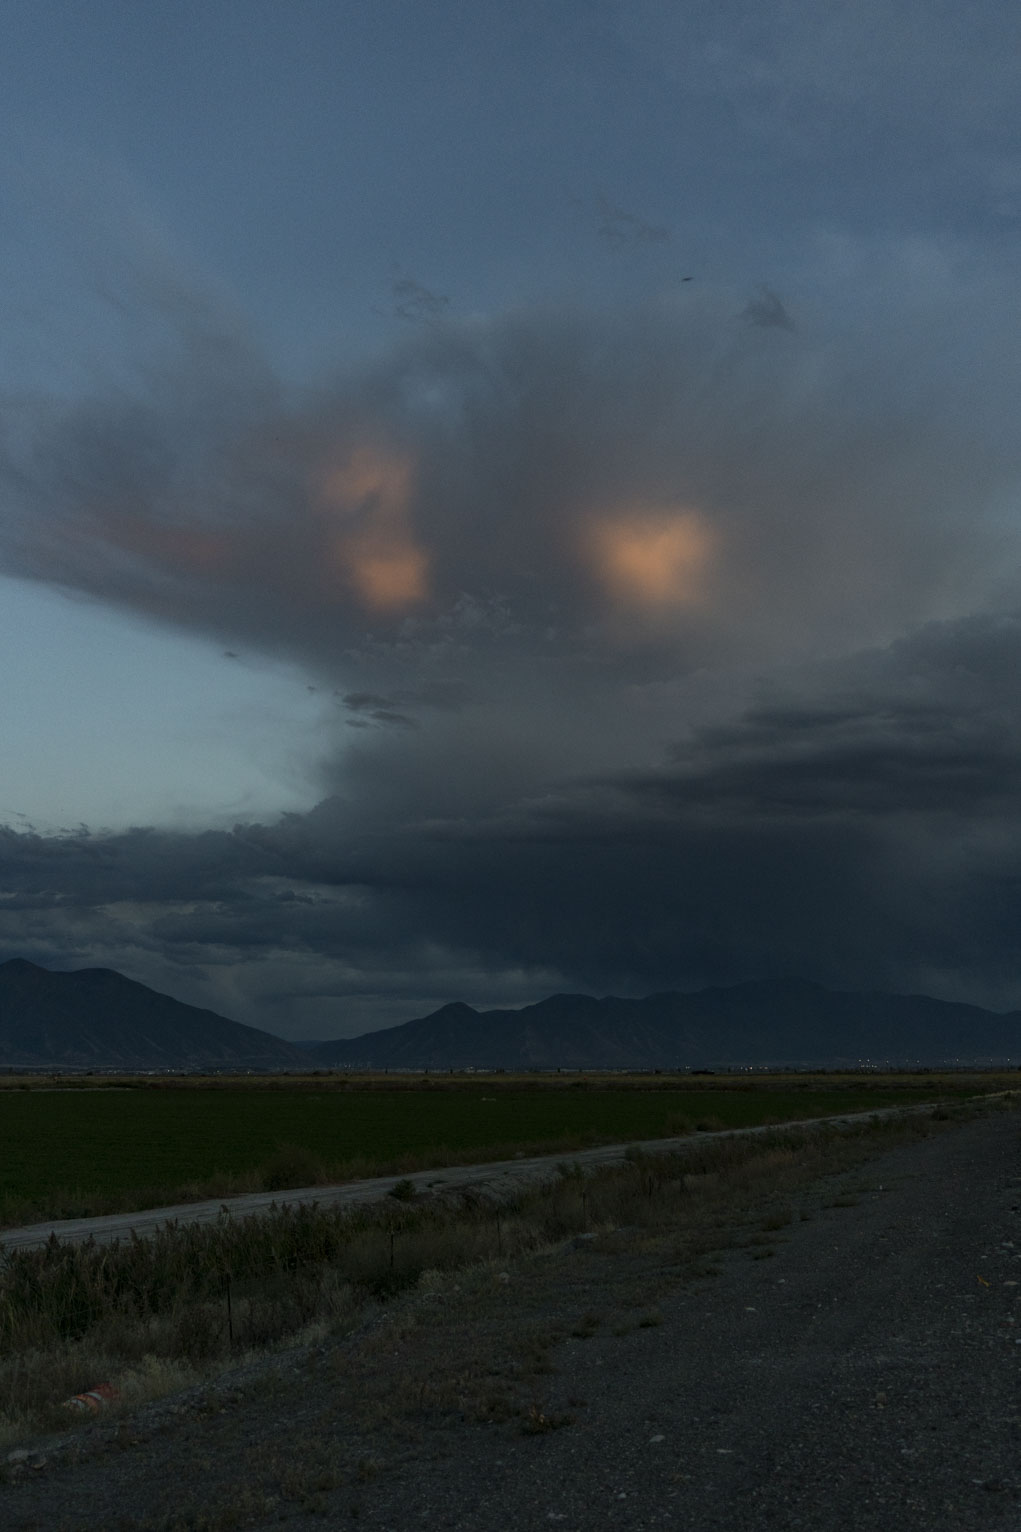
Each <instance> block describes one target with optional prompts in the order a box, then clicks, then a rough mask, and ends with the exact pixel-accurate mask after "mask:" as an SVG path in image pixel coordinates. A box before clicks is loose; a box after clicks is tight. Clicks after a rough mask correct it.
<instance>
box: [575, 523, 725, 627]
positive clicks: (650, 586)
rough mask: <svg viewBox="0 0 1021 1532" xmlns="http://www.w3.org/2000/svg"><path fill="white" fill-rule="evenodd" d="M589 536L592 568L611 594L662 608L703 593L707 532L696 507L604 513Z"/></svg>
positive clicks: (709, 546)
mask: <svg viewBox="0 0 1021 1532" xmlns="http://www.w3.org/2000/svg"><path fill="white" fill-rule="evenodd" d="M590 536H591V551H592V554H593V555H594V558H595V563H596V568H597V569H598V571H599V574H600V577H601V579H602V580H603V583H604V584H605V585H606V586H607V588H608V589H609V591H610V593H611V595H612V596H613V597H614V598H615V599H616V600H618V601H622V602H627V603H630V604H633V605H638V606H644V607H652V608H657V607H658V608H661V609H662V608H666V607H670V606H675V605H679V604H682V603H690V602H692V601H694V600H695V599H696V598H698V597H699V596H700V595H701V594H702V592H703V589H704V583H703V577H704V574H705V569H706V566H707V564H708V561H709V556H710V553H711V551H712V537H711V534H710V532H709V529H708V528H707V527H706V525H705V523H704V521H703V520H702V518H701V517H700V516H699V515H698V514H697V513H696V512H695V511H689V510H656V511H638V512H635V511H632V512H629V513H627V514H625V515H619V516H608V517H605V518H603V519H602V520H600V521H597V522H596V523H595V525H594V527H593V528H592V529H591V533H590Z"/></svg>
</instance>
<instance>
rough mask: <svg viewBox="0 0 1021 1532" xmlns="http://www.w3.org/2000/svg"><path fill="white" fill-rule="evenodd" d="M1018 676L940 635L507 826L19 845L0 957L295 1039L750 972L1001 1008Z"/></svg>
mask: <svg viewBox="0 0 1021 1532" xmlns="http://www.w3.org/2000/svg"><path fill="white" fill-rule="evenodd" d="M1019 664H1021V619H1017V618H1014V617H1009V616H1004V617H999V618H994V617H988V618H971V619H965V620H961V621H958V622H953V623H944V624H937V625H931V626H929V627H926V628H924V629H922V630H920V631H919V632H918V633H917V634H915V635H913V636H911V637H910V638H907V639H905V640H902V641H899V642H897V643H895V644H893V645H890V646H884V647H882V648H879V649H875V650H871V651H865V652H862V653H859V654H857V655H853V656H849V657H847V658H845V659H843V660H840V661H835V662H828V663H827V664H825V665H822V666H813V667H810V668H809V669H808V670H803V671H799V672H797V673H793V674H790V675H788V676H787V677H786V678H784V679H783V681H782V683H781V682H780V681H778V680H774V681H773V682H772V683H771V686H770V695H769V696H767V697H760V698H759V699H758V700H756V701H755V702H754V703H753V704H752V705H751V706H749V707H748V708H747V709H746V710H745V711H744V713H743V714H741V715H739V716H736V717H735V718H734V719H733V720H732V722H730V723H729V724H728V725H727V726H725V727H724V726H715V727H702V728H697V729H694V730H689V731H687V732H686V734H685V737H684V738H683V739H681V740H679V741H678V742H677V743H676V744H675V745H674V747H673V749H672V752H671V754H670V755H669V757H667V758H665V759H664V760H663V762H662V763H661V765H660V766H659V767H658V768H657V769H656V770H654V771H649V770H646V771H623V772H616V773H613V774H603V775H600V776H598V777H590V778H586V779H580V778H575V779H574V780H566V781H560V782H558V783H555V784H549V785H548V787H547V789H546V791H544V792H543V793H542V794H541V795H538V796H534V797H531V798H527V799H522V800H518V801H516V802H506V803H504V804H503V805H502V806H501V807H500V809H499V811H498V812H492V811H485V812H482V813H478V814H475V815H472V814H463V813H462V814H460V815H458V816H456V817H450V818H433V819H431V820H429V821H423V820H421V819H418V820H412V819H410V818H406V819H405V820H404V822H397V821H395V820H393V819H392V818H390V817H388V816H385V815H383V814H380V815H378V816H377V817H375V818H373V817H372V814H371V811H370V812H369V813H368V814H367V812H366V804H365V801H364V800H363V799H362V798H357V799H350V800H348V801H345V800H344V799H342V798H339V797H338V798H332V799H329V800H326V801H324V803H322V804H321V805H320V806H319V807H318V808H317V809H316V810H314V811H313V812H312V813H310V814H307V815H290V816H288V817H287V818H285V819H284V820H282V821H280V822H279V823H278V824H276V825H269V826H243V827H238V828H237V829H235V830H234V831H232V832H228V833H216V834H212V833H207V834H205V835H201V836H189V835H182V834H172V833H168V832H152V831H149V832H133V833H131V834H126V835H114V836H106V837H90V836H87V835H80V836H78V837H72V838H62V839H53V840H46V839H43V838H41V837H35V836H30V835H24V834H16V833H15V832H12V831H8V832H6V835H5V838H4V845H3V855H2V863H3V868H4V882H3V895H4V897H3V899H2V901H0V939H2V941H3V945H4V948H5V950H7V951H21V952H23V953H27V954H28V955H30V956H35V957H41V958H43V959H44V960H45V959H47V958H53V957H56V958H57V959H58V960H60V961H62V962H68V963H71V962H73V961H75V957H76V954H77V953H79V952H87V953H88V954H89V955H90V956H89V960H90V961H96V960H100V959H97V956H96V954H97V953H101V954H105V955H106V956H105V960H106V961H109V962H111V963H113V964H114V966H118V965H120V966H123V965H124V964H125V963H127V965H128V966H129V968H130V969H131V971H133V972H135V973H136V974H137V975H138V976H139V977H143V978H148V980H149V982H155V981H157V980H158V979H159V977H160V975H163V974H165V973H173V974H174V983H175V984H176V987H177V988H178V989H179V990H181V989H182V988H183V989H184V990H186V991H187V992H188V994H189V996H190V997H191V998H198V997H202V996H205V998H206V1003H214V1002H215V1003H219V1004H220V1006H221V1008H224V1009H229V1007H230V1002H231V1000H232V996H233V1001H234V1004H235V1005H236V1004H238V1003H239V1000H238V997H239V996H243V998H244V1003H245V1006H246V1014H248V1015H249V1016H252V1015H255V1014H257V1015H258V1017H259V1018H260V1019H261V1021H262V1023H263V1024H264V1025H269V1026H271V1027H272V1026H277V1027H280V1028H282V1029H283V1030H285V1031H286V1030H291V1033H292V1035H296V1034H297V1033H300V1032H301V1031H302V1030H303V1028H302V1026H301V1022H300V1020H299V1018H302V1017H312V1016H313V1015H314V1017H315V1019H316V1029H317V1030H324V1032H328V1031H329V1030H330V1029H331V1026H332V1027H333V1028H334V1029H335V1030H344V1031H353V1030H357V1029H358V1027H359V1026H360V1025H367V1024H372V1020H373V1019H374V1018H376V1017H377V1015H378V1019H379V1020H387V1019H389V1020H395V1019H400V1015H401V1014H402V1009H401V1008H402V1006H403V1014H404V1015H410V1014H412V1012H413V1010H414V1009H415V1007H416V1001H417V1002H418V1003H419V1004H421V1003H423V1000H422V997H428V999H429V1000H430V1001H433V1002H435V1003H438V1002H439V1001H440V1000H442V999H443V998H445V997H447V998H449V996H450V995H451V994H457V993H460V994H462V995H467V998H469V999H475V1000H476V1001H478V1002H483V1003H492V1000H493V997H494V995H497V996H500V995H502V996H504V997H505V998H509V999H511V1000H512V1001H513V1000H514V999H518V1000H520V999H524V998H527V994H528V993H529V986H531V992H532V993H535V991H536V989H537V988H539V987H541V988H543V989H552V988H558V987H559V988H576V989H577V988H585V989H594V990H608V989H610V990H612V989H624V990H630V991H632V992H635V991H639V992H644V991H648V990H652V989H656V988H663V987H668V986H671V985H677V984H682V985H683V984H697V983H699V982H712V981H723V982H726V981H728V980H734V981H736V980H739V979H741V978H745V977H749V976H752V975H755V974H761V973H785V972H795V973H800V974H805V975H807V976H810V977H815V978H819V979H822V980H824V981H827V982H830V983H837V984H847V985H850V986H864V987H869V986H884V985H887V986H890V987H894V988H908V989H910V988H918V989H928V990H935V991H937V992H942V993H945V994H971V995H973V996H978V997H979V998H983V999H985V1000H987V1001H991V1002H993V1003H995V1002H997V1001H998V1000H999V999H1000V998H1001V997H1003V996H1007V995H1008V994H1009V993H1010V990H1009V986H1010V984H1011V982H1012V978H1011V976H1012V972H1013V965H1015V963H1016V960H1017V957H1018V946H1019V941H1018V937H1017V931H1018V929H1021V927H1019V926H1018V917H1019V916H1021V875H1019V866H1021V863H1019V860H1018V857H1019V853H1021V767H1019V760H1021V751H1019V748H1018V746H1019V743H1021V740H1019V733H1021V706H1019V704H1018V701H1017V698H1016V695H1015V686H1014V677H1015V676H1016V674H1017V673H1018V666H1019ZM239 973H240V974H243V975H245V976H246V977H245V978H244V979H239V978H238V974H239ZM509 975H514V976H517V977H516V978H515V979H514V981H513V983H511V982H510V981H509V979H508V976H509ZM257 978H258V980H260V981H261V984H262V986H263V987H265V985H266V981H267V978H271V980H272V982H271V983H270V984H269V988H268V990H267V992H266V994H265V995H263V997H262V999H261V1000H259V999H258V996H257V994H256V991H257V990H258V988H259V984H258V983H257V982H256V981H257ZM164 982H167V981H166V980H164ZM246 985H247V986H249V987H248V988H246ZM231 986H233V988H232V987H231ZM455 986H459V987H455ZM171 987H173V985H171ZM384 993H385V994H387V995H388V997H389V1000H388V1004H389V1007H390V1008H389V1010H385V1011H379V1010H378V1007H379V1005H380V996H381V995H382V994H384ZM331 996H332V997H333V998H332V1000H331ZM403 997H406V999H404V998H403ZM425 1003H428V1002H425ZM1005 1003H1006V1001H1005ZM253 1005H254V1006H255V1007H256V1009H255V1010H254V1011H253V1009H252V1006H253ZM331 1005H332V1007H333V1009H332V1010H331ZM374 1007H376V1008H377V1009H373V1008H374ZM395 1008H396V1010H395ZM331 1018H332V1019H331ZM306 1025H307V1023H306Z"/></svg>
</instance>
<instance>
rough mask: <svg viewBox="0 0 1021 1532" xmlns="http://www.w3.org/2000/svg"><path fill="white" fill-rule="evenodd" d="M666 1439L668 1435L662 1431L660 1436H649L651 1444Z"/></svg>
mask: <svg viewBox="0 0 1021 1532" xmlns="http://www.w3.org/2000/svg"><path fill="white" fill-rule="evenodd" d="M665 1441H666V1437H665V1436H664V1435H663V1434H662V1433H660V1434H659V1435H658V1436H650V1437H649V1442H650V1444H651V1443H653V1442H665Z"/></svg>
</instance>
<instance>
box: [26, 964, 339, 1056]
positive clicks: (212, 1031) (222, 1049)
mask: <svg viewBox="0 0 1021 1532" xmlns="http://www.w3.org/2000/svg"><path fill="white" fill-rule="evenodd" d="M308 1063H309V1059H308V1054H307V1053H305V1052H303V1051H302V1050H301V1049H300V1048H297V1047H295V1045H294V1044H293V1043H286V1042H284V1041H283V1039H282V1038H279V1037H273V1036H271V1035H270V1033H268V1032H260V1031H258V1030H257V1029H256V1028H255V1027H245V1026H242V1025H241V1024H240V1023H239V1022H236V1021H228V1020H227V1018H226V1017H225V1016H218V1015H217V1014H216V1012H215V1011H203V1010H199V1009H198V1008H197V1007H196V1006H193V1005H185V1004H184V1003H183V1002H182V1001H180V1000H173V999H171V997H170V996H169V995H161V994H158V993H157V992H156V990H153V989H148V988H147V987H146V986H145V985H144V984H136V983H135V982H134V980H132V979H126V978H125V977H124V975H123V974H119V973H115V972H114V970H113V969H112V968H79V969H76V970H74V971H73V972H71V973H53V972H51V971H50V970H49V969H48V968H39V967H37V965H36V964H35V963H28V962H25V960H24V959H23V958H14V959H12V960H11V962H9V963H0V1067H4V1068H30V1069H38V1068H52V1069H295V1068H301V1067H304V1068H306V1069H307V1068H308Z"/></svg>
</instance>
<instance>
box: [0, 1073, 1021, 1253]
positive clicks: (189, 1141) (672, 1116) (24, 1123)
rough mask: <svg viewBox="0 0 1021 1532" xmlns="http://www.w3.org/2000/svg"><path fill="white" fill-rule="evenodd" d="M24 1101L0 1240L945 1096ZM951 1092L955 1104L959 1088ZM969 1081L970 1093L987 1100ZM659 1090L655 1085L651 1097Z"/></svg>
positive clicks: (1, 1122)
mask: <svg viewBox="0 0 1021 1532" xmlns="http://www.w3.org/2000/svg"><path fill="white" fill-rule="evenodd" d="M274 1083H275V1084H276V1085H277V1087H278V1088H275V1089H263V1090H257V1089H252V1088H250V1086H248V1085H247V1084H246V1085H245V1086H243V1087H240V1088H231V1087H230V1086H229V1085H228V1084H226V1083H225V1082H223V1081H218V1082H217V1085H216V1088H214V1089H208V1088H206V1089H204V1088H201V1087H197V1086H186V1085H183V1084H181V1082H177V1084H176V1088H174V1089H151V1088H145V1087H144V1086H142V1085H139V1086H138V1087H135V1088H131V1087H130V1086H128V1087H124V1088H114V1089H77V1090H60V1089H52V1088H51V1089H29V1090H23V1091H18V1090H13V1091H4V1092H3V1093H2V1095H0V1224H4V1225H7V1226H10V1225H11V1224H15V1223H24V1222H29V1221H33V1220H35V1219H42V1218H59V1217H80V1216H88V1215H90V1214H96V1213H104V1212H116V1211H128V1210H132V1209H137V1208H143V1207H152V1206H158V1205H162V1204H166V1203H172V1202H175V1201H184V1200H187V1199H188V1198H194V1197H209V1196H228V1195H230V1194H232V1193H237V1192H245V1191H258V1190H263V1189H267V1190H275V1189H277V1188H279V1189H281V1190H282V1189H285V1188H287V1187H294V1186H303V1185H310V1184H314V1183H317V1182H320V1183H322V1182H326V1181H331V1180H347V1179H354V1178H357V1177H361V1176H367V1175H373V1174H381V1173H385V1172H386V1171H391V1170H394V1171H402V1170H410V1169H417V1168H424V1167H426V1166H428V1165H438V1164H443V1163H451V1162H455V1161H462V1162H463V1161H466V1160H469V1161H470V1160H475V1159H478V1160H482V1159H499V1158H504V1157H510V1156H511V1155H513V1154H514V1153H515V1152H516V1151H521V1150H525V1149H528V1150H532V1149H534V1150H536V1151H538V1150H540V1149H545V1150H550V1151H551V1150H555V1149H565V1148H568V1149H569V1148H574V1147H582V1146H586V1145H592V1144H598V1143H613V1142H626V1141H628V1140H630V1139H642V1138H659V1137H666V1136H669V1135H672V1134H677V1133H684V1132H689V1131H696V1130H698V1129H712V1128H723V1127H750V1126H754V1125H756V1124H759V1123H765V1122H775V1123H781V1122H786V1121H792V1120H794V1119H798V1118H807V1117H816V1116H820V1117H821V1116H828V1115H831V1114H836V1113H841V1112H854V1111H868V1110H871V1109H873V1108H878V1107H882V1106H889V1105H895V1104H897V1103H898V1102H903V1101H905V1100H926V1099H935V1098H936V1097H937V1096H939V1095H941V1094H945V1089H941V1085H942V1084H944V1083H945V1082H940V1081H933V1082H932V1083H931V1084H930V1085H929V1088H928V1090H927V1089H926V1088H925V1083H924V1082H921V1081H915V1082H913V1085H914V1088H907V1089H906V1088H905V1083H906V1082H902V1083H901V1084H900V1088H897V1086H895V1085H894V1083H893V1082H892V1081H884V1082H883V1084H882V1085H879V1084H878V1083H877V1084H875V1085H873V1084H872V1083H871V1082H870V1083H865V1082H856V1081H853V1080H844V1081H842V1082H840V1083H839V1084H838V1085H837V1086H836V1088H834V1087H833V1086H832V1085H831V1086H830V1088H813V1087H812V1086H809V1087H808V1088H805V1084H804V1082H799V1085H800V1088H790V1082H788V1081H786V1080H785V1081H782V1082H778V1083H777V1084H776V1085H774V1086H768V1085H755V1086H753V1085H751V1084H750V1083H747V1082H741V1083H740V1084H739V1085H736V1086H735V1087H733V1088H730V1089H728V1088H723V1087H721V1086H720V1085H719V1084H718V1083H717V1082H715V1081H714V1082H713V1087H712V1088H710V1089H693V1088H673V1089H672V1088H669V1087H668V1088H655V1089H648V1090H641V1089H635V1088H633V1087H632V1088H624V1089H615V1088H612V1087H609V1086H607V1085H605V1084H603V1083H602V1082H601V1083H600V1087H599V1088H598V1089H591V1090H588V1089H577V1088H573V1087H572V1086H570V1085H568V1086H566V1087H561V1088H555V1087H551V1086H550V1085H543V1086H539V1087H535V1086H532V1087H529V1086H527V1085H522V1084H517V1085H516V1086H515V1088H506V1087H505V1088H502V1089H498V1088H494V1086H493V1085H492V1084H491V1083H489V1082H485V1083H483V1082H481V1081H480V1082H478V1083H474V1082H473V1084H472V1086H471V1088H467V1087H464V1086H462V1087H461V1088H456V1089H446V1090H437V1089H435V1088H430V1089H418V1090H414V1089H410V1090H409V1089H408V1088H406V1087H405V1088H399V1089H385V1088H380V1087H379V1082H378V1081H377V1082H374V1083H375V1086H376V1088H373V1089H362V1090H359V1089H351V1090H337V1089H332V1090H331V1089H310V1088H308V1087H307V1085H306V1087H305V1088H288V1085H287V1083H286V1081H277V1082H274ZM962 1083H963V1082H962V1081H961V1080H960V1079H958V1080H956V1081H955V1084H956V1086H957V1089H958V1090H960V1089H961V1086H962ZM998 1083H999V1082H998V1081H995V1080H993V1079H991V1078H990V1077H983V1079H982V1081H981V1084H980V1083H979V1081H978V1080H975V1079H972V1080H971V1081H970V1082H968V1088H969V1089H972V1090H975V1089H981V1088H987V1089H989V1088H995V1085H996V1084H998ZM656 1084H657V1087H658V1084H659V1082H658V1081H657V1082H656Z"/></svg>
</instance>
